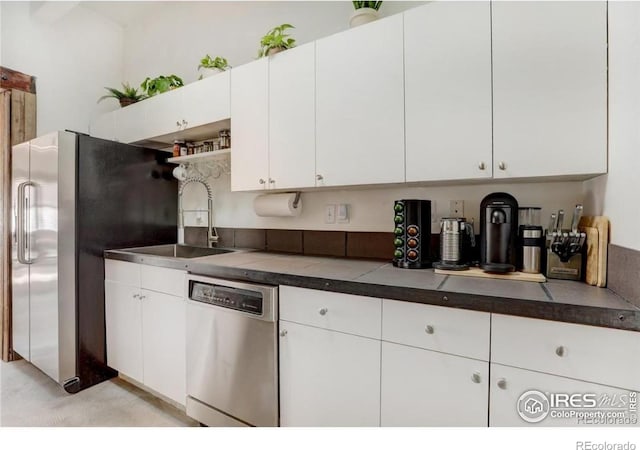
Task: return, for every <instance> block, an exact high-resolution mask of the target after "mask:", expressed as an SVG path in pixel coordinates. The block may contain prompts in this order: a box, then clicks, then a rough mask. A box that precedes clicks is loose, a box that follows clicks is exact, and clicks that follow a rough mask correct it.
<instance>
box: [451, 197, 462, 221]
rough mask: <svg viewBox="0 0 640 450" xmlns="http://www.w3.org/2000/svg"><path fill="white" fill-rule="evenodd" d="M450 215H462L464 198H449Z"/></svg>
mask: <svg viewBox="0 0 640 450" xmlns="http://www.w3.org/2000/svg"><path fill="white" fill-rule="evenodd" d="M449 214H450V215H451V217H464V200H449Z"/></svg>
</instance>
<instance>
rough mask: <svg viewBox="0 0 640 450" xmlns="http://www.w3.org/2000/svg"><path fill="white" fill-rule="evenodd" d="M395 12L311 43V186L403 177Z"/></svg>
mask: <svg viewBox="0 0 640 450" xmlns="http://www.w3.org/2000/svg"><path fill="white" fill-rule="evenodd" d="M402 41H403V39H402V15H401V14H398V15H395V16H391V17H388V18H385V19H380V20H377V21H375V22H372V23H370V24H367V25H363V26H360V27H356V28H354V29H351V30H349V31H346V32H343V33H338V34H335V35H333V36H330V37H327V38H324V39H320V40H318V41H316V133H317V134H316V172H317V177H318V182H317V186H341V185H357V184H377V183H398V182H404V180H405V177H404V70H403V56H402V54H403V51H402Z"/></svg>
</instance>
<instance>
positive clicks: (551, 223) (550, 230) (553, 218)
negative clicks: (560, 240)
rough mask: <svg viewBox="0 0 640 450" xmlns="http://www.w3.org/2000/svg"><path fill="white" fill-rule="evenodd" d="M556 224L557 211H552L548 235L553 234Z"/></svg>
mask: <svg viewBox="0 0 640 450" xmlns="http://www.w3.org/2000/svg"><path fill="white" fill-rule="evenodd" d="M555 226H556V213H551V218H550V219H549V228H547V236H551V235H552V233H553V231H554V229H555Z"/></svg>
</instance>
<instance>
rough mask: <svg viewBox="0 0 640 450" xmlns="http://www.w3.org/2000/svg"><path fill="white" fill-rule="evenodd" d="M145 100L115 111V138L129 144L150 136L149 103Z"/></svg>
mask: <svg viewBox="0 0 640 450" xmlns="http://www.w3.org/2000/svg"><path fill="white" fill-rule="evenodd" d="M147 101H149V102H150V101H151V99H149V100H145V101H142V102H138V103H134V104H133V105H129V106H126V107H124V108H121V109H119V110H117V111H116V112H115V140H116V141H118V142H123V143H125V144H129V143H131V142H137V141H141V140H143V139H146V138H147V137H149V135H148V129H147V126H150V123H149V120H147V105H148V104H145V102H147Z"/></svg>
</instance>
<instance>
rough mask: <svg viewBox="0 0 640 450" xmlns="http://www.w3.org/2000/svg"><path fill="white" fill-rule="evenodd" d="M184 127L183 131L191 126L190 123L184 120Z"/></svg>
mask: <svg viewBox="0 0 640 450" xmlns="http://www.w3.org/2000/svg"><path fill="white" fill-rule="evenodd" d="M182 125H183V128H182V129H183V130H185V129H186V128H187V125H189V122H187V121H186V120H184V119H182Z"/></svg>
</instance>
